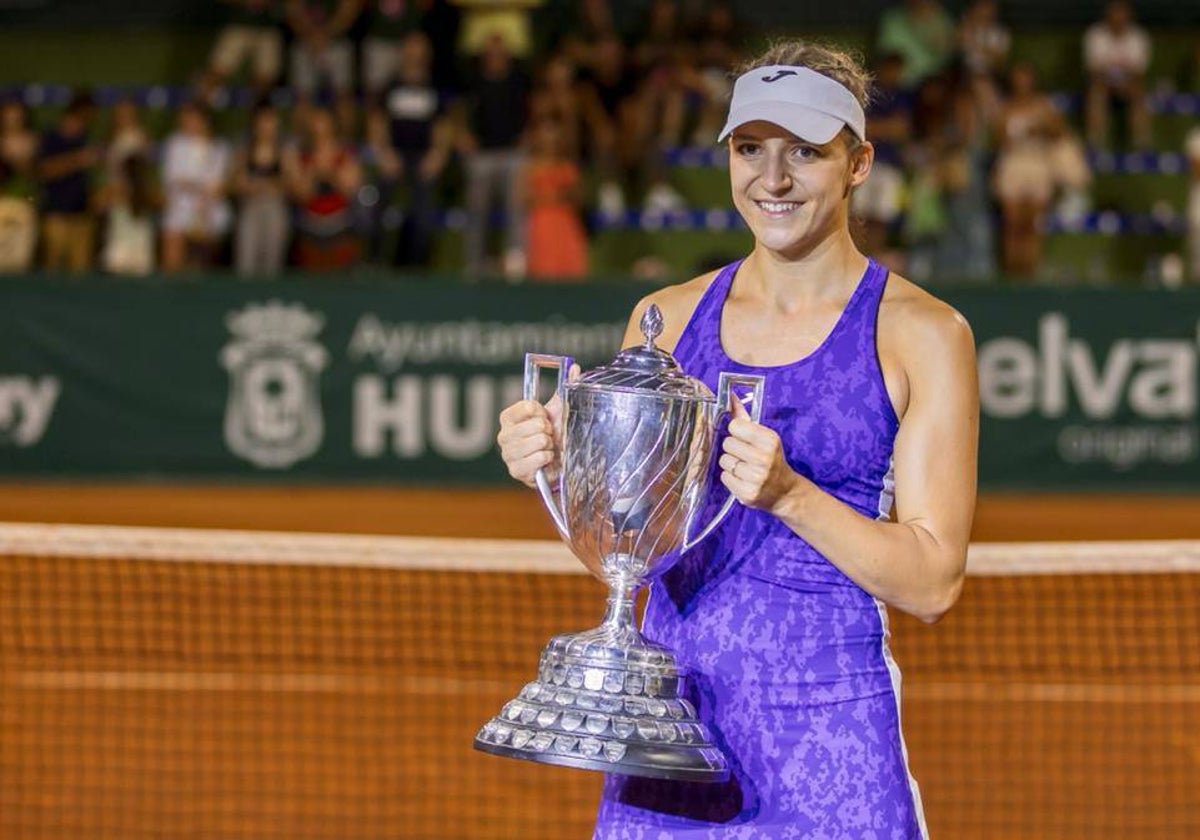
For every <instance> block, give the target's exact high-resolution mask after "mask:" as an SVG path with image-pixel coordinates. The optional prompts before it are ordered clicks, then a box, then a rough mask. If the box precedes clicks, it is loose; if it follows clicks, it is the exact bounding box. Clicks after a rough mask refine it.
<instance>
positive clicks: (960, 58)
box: [0, 0, 1200, 280]
mask: <svg viewBox="0 0 1200 840" xmlns="http://www.w3.org/2000/svg"><path fill="white" fill-rule="evenodd" d="M224 5H225V7H226V9H227V15H228V21H227V24H226V25H225V26H224V27H223V28H222V29H221V30H220V31H219V33H218V35H217V37H216V39H215V42H214V44H213V48H212V51H211V55H210V58H209V61H208V63H207V66H206V67H204V68H198V70H197V73H196V78H195V81H194V83H193V85H192V87H191V96H190V98H189V100H188V101H186V102H185V103H184V104H182V105H181V106H179V107H178V108H177V109H176V111H175V113H174V114H173V115H172V121H173V126H172V127H171V129H170V130H169V131H167V132H165V133H163V132H157V133H156V132H153V131H151V130H149V129H148V128H147V125H146V122H145V120H144V116H145V115H144V114H143V112H142V109H141V108H140V107H139V105H137V104H135V102H134V101H133V100H132V99H130V100H125V101H121V102H118V103H117V104H115V105H113V106H111V107H110V108H107V109H105V110H106V113H105V114H104V115H103V117H104V119H103V120H97V107H96V105H95V103H94V101H93V99H92V97H91V96H90V95H89V94H88V93H87V92H86V91H81V92H79V93H77V94H76V95H75V96H74V97H73V98H72V99H71V101H70V103H69V104H68V105H67V106H66V107H65V108H64V109H62V111H61V112H60V113H59V114H58V115H57V116H56V118H55V122H54V123H53V124H52V125H50V126H48V127H46V128H45V129H44V130H43V131H41V132H38V131H37V130H36V129H35V128H34V126H33V124H32V121H31V117H30V111H29V109H28V108H27V107H26V105H25V104H24V103H23V102H21V101H20V100H19V99H15V98H10V99H8V100H7V101H5V102H3V104H2V106H0V192H2V194H3V197H2V198H0V230H2V231H4V233H3V236H2V238H0V269H2V270H25V269H28V268H30V267H34V266H36V267H40V268H41V269H44V270H47V271H71V272H82V271H87V270H92V269H94V268H97V267H98V268H99V269H101V270H103V271H106V272H111V273H116V274H146V273H150V272H154V271H157V272H163V273H174V272H180V271H185V270H188V269H198V268H199V269H203V268H208V267H213V266H219V265H229V266H232V267H233V268H234V269H235V270H236V271H237V273H239V274H241V275H244V276H270V275H275V274H278V273H279V272H281V271H284V270H300V271H314V272H329V271H339V270H345V269H347V268H350V267H353V266H358V265H364V264H366V265H378V266H387V267H391V266H402V267H410V268H414V269H421V268H425V267H427V266H429V265H430V264H431V261H432V260H433V259H434V250H435V245H436V243H437V238H438V235H439V231H440V230H441V229H442V223H443V222H444V221H445V218H446V212H445V211H446V210H447V209H448V208H450V207H452V206H458V205H461V206H462V208H463V210H464V211H465V216H464V223H463V224H462V228H463V255H462V256H463V264H464V266H465V270H466V271H467V272H468V273H469V274H472V275H479V274H485V273H503V274H506V275H509V276H529V277H535V278H536V277H546V278H557V279H572V278H582V277H584V276H586V274H587V272H588V233H587V231H588V226H587V224H586V219H587V218H588V217H589V212H588V211H596V212H597V213H598V214H599V215H601V216H604V217H607V218H619V217H620V216H621V215H622V214H623V213H624V212H625V210H626V209H628V208H631V207H636V206H640V207H643V208H645V209H647V210H650V211H654V212H661V213H669V212H672V211H677V210H681V209H683V208H684V207H685V206H686V202H685V200H684V199H683V197H682V196H681V195H680V194H679V192H677V191H676V189H675V188H674V187H672V185H671V183H670V179H669V174H670V173H669V170H668V169H667V166H666V163H665V156H664V151H665V150H667V149H669V148H671V147H675V146H681V145H697V144H698V145H709V146H711V144H712V143H713V141H714V138H715V136H716V134H717V130H718V128H719V126H720V123H721V119H722V117H723V109H724V105H725V101H726V98H727V96H728V93H729V90H730V86H731V84H732V72H733V70H734V68H735V67H736V66H737V63H738V61H739V58H740V55H741V54H742V51H743V50H748V49H751V48H753V47H754V46H756V43H754V42H751V41H749V40H748V37H747V33H746V32H745V31H744V30H743V28H742V27H741V26H740V25H739V23H738V21H737V19H736V18H735V15H734V7H733V6H732V5H731V3H730V2H728V0H708V2H702V3H686V2H683V0H649V2H648V4H647V5H646V7H645V14H644V16H643V17H642V18H641V20H639V21H637V22H636V24H631V25H628V26H624V25H621V26H619V25H618V22H617V21H616V20H615V18H614V14H613V9H612V5H611V4H610V2H608V0H578V2H575V3H568V4H554V5H553V6H552V7H551V6H545V7H544V8H539V6H541V4H540V3H538V2H537V0H528V1H523V0H513V2H512V3H511V4H507V3H505V2H488V3H475V2H473V0H454V2H448V1H447V0H373V2H369V3H368V2H366V0H284V1H283V2H279V0H226V2H225V4H224ZM535 21H536V22H537V24H538V25H537V26H536V27H535V26H534V23H535ZM535 33H537V37H535ZM1012 41H1013V36H1012V35H1011V33H1010V32H1009V30H1008V29H1007V28H1006V26H1005V25H1004V24H1003V22H1002V21H1001V19H1000V14H999V5H998V3H997V2H996V0H976V2H973V3H971V4H970V5H969V7H968V8H967V9H966V11H965V12H964V13H963V14H962V16H961V17H960V18H959V19H958V20H955V19H954V18H953V17H952V16H951V15H950V14H949V13H948V12H947V10H946V9H945V7H943V6H942V5H941V3H940V2H938V0H902V2H899V3H897V4H896V5H895V6H894V7H893V8H892V9H891V10H889V11H888V12H887V13H886V14H885V15H884V16H883V17H882V19H881V20H880V22H879V27H878V31H877V33H876V37H875V40H874V44H873V48H872V54H873V64H874V67H875V75H876V91H875V94H874V96H873V99H872V101H871V104H870V106H869V108H868V136H869V137H870V138H871V139H872V141H873V143H874V145H875V149H876V160H875V167H874V170H873V172H872V175H871V177H870V179H869V180H868V181H867V183H866V184H864V185H863V187H862V188H860V189H859V190H858V191H857V192H856V194H855V195H854V196H853V201H852V210H853V214H854V217H855V226H856V229H857V233H858V236H859V238H860V241H861V244H862V246H863V248H864V249H865V250H866V251H868V252H869V253H871V254H873V255H875V256H877V257H879V258H881V259H883V260H884V261H886V262H888V264H889V265H892V266H893V267H895V268H897V269H902V270H904V271H907V272H908V273H909V274H910V275H912V276H914V277H915V278H916V279H919V280H920V279H927V278H933V277H938V276H950V277H954V278H957V279H976V280H985V279H988V278H992V277H995V276H996V275H997V273H998V271H1003V272H1004V273H1005V274H1007V275H1009V276H1013V277H1023V276H1031V275H1033V274H1034V273H1035V272H1037V270H1038V268H1039V265H1040V263H1041V243H1042V238H1043V235H1044V234H1043V231H1044V229H1045V221H1046V218H1047V214H1048V213H1049V212H1051V211H1052V210H1053V211H1057V212H1058V213H1060V214H1063V215H1068V216H1071V215H1073V216H1076V217H1078V216H1080V215H1081V214H1083V213H1085V212H1086V211H1087V210H1088V188H1089V183H1090V179H1091V174H1090V172H1089V171H1088V165H1087V155H1086V148H1085V144H1086V145H1090V146H1092V147H1094V148H1097V149H1099V148H1109V147H1111V146H1113V144H1114V142H1115V144H1116V145H1117V146H1123V147H1126V148H1134V149H1142V148H1148V147H1149V144H1150V142H1151V131H1150V127H1151V124H1150V120H1149V116H1148V114H1149V111H1148V109H1147V106H1146V70H1147V67H1148V64H1149V59H1150V55H1151V44H1150V40H1149V38H1148V36H1147V35H1146V32H1145V31H1144V30H1143V29H1141V28H1140V27H1139V26H1138V25H1137V24H1136V22H1135V21H1134V18H1133V11H1132V7H1131V6H1130V4H1129V3H1127V2H1124V0H1114V2H1111V3H1109V4H1108V6H1107V9H1106V11H1105V13H1104V16H1103V18H1102V20H1100V21H1098V22H1097V23H1096V24H1095V25H1094V26H1092V27H1090V28H1089V29H1088V30H1087V31H1086V33H1084V36H1083V39H1082V43H1081V57H1082V61H1083V67H1084V68H1085V71H1086V89H1085V90H1083V91H1081V92H1080V94H1081V101H1082V102H1083V104H1084V113H1083V119H1082V123H1081V128H1082V131H1076V130H1075V129H1074V128H1073V126H1072V123H1071V121H1070V120H1068V119H1067V117H1066V115H1064V113H1063V112H1062V111H1061V110H1060V109H1059V107H1058V106H1057V105H1056V100H1055V99H1054V98H1052V97H1051V96H1049V95H1047V94H1046V93H1045V92H1043V91H1042V90H1041V89H1040V87H1039V80H1038V78H1037V74H1036V72H1035V70H1034V69H1033V67H1032V66H1030V65H1028V64H1023V63H1014V62H1012V61H1011V60H1010V54H1011V51H1012ZM232 84H245V85H247V86H249V87H250V89H251V90H252V91H253V92H254V99H255V101H256V103H257V104H255V105H254V106H253V108H252V109H250V110H249V111H248V112H243V113H241V114H240V115H239V114H237V113H235V112H236V111H237V109H231V108H229V107H227V102H228V89H227V86H228V85H232ZM281 92H286V93H287V95H286V96H280V93H281ZM281 103H282V104H281ZM1112 113H1117V114H1120V115H1121V116H1123V117H1124V120H1122V121H1121V123H1120V125H1119V126H1117V127H1114V126H1112V125H1110V122H1111V121H1110V114H1112ZM231 121H232V122H236V123H237V126H236V128H232V127H231ZM101 123H102V124H103V132H101V131H100V128H101ZM1114 128H1116V130H1114ZM101 133H102V134H103V136H99V135H100V134H101ZM1114 138H1115V140H1114ZM1188 151H1189V153H1190V166H1191V176H1192V179H1193V183H1200V135H1195V136H1194V137H1193V139H1192V140H1190V141H1189V148H1188ZM1189 218H1190V225H1189V230H1190V231H1191V234H1190V238H1191V240H1192V256H1191V269H1192V271H1193V272H1194V273H1195V274H1196V275H1197V276H1198V277H1200V187H1194V188H1193V191H1192V199H1191V203H1190V216H1189ZM35 242H36V247H35Z"/></svg>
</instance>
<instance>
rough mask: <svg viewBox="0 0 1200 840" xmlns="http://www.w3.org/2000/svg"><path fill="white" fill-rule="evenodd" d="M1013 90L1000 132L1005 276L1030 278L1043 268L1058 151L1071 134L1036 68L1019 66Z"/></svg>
mask: <svg viewBox="0 0 1200 840" xmlns="http://www.w3.org/2000/svg"><path fill="white" fill-rule="evenodd" d="M1009 87H1010V90H1009V95H1008V98H1007V100H1006V101H1005V102H1004V104H1003V106H1002V107H1001V110H1000V116H999V121H998V124H997V130H996V136H997V142H998V145H999V152H998V154H997V157H996V166H995V169H994V172H993V190H994V192H995V194H996V197H997V199H998V200H999V201H1000V207H1001V214H1002V220H1003V240H1002V241H1003V245H1002V263H1003V268H1004V271H1005V272H1006V273H1007V274H1009V275H1011V276H1013V277H1029V276H1031V275H1033V274H1034V272H1036V271H1037V269H1038V266H1039V265H1040V263H1041V255H1042V222H1043V218H1044V216H1045V213H1046V209H1047V208H1048V207H1049V205H1050V201H1051V199H1052V198H1053V196H1054V189H1055V171H1054V163H1053V150H1054V147H1055V143H1056V141H1057V140H1058V139H1060V138H1062V137H1063V136H1064V133H1065V132H1066V130H1067V129H1066V125H1065V121H1064V119H1063V115H1062V114H1061V113H1060V112H1059V110H1058V108H1057V107H1056V106H1055V105H1054V102H1053V101H1052V100H1051V99H1050V97H1049V96H1046V95H1045V94H1044V93H1042V92H1041V91H1040V90H1038V84H1037V76H1036V74H1035V73H1034V70H1033V68H1032V67H1031V66H1029V65H1028V64H1017V65H1015V66H1014V67H1013V69H1012V71H1011V73H1010V74H1009Z"/></svg>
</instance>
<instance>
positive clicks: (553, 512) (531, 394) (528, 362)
mask: <svg viewBox="0 0 1200 840" xmlns="http://www.w3.org/2000/svg"><path fill="white" fill-rule="evenodd" d="M572 364H573V360H572V359H571V357H570V356H552V355H547V354H545V353H526V354H525V392H524V397H525V399H527V400H536V399H537V391H538V378H539V374H540V373H541V371H542V368H555V369H556V370H557V371H558V382H557V383H556V384H555V386H554V393H555V394H557V395H558V398H559V399H560V400H561V401H562V406H563V413H562V415H561V416H562V418H563V419H564V420H565V419H566V416H567V414H566V411H567V375H568V373H569V372H570V370H571V365H572ZM559 432H560V438H561V432H562V430H561V429H560V430H559ZM534 481H536V482H537V489H538V493H540V494H541V496H542V504H544V505H545V506H546V510H548V511H550V518H551V519H553V520H554V527H555V528H557V529H558V533H559V534H561V535H562V538H563V539H564V540H568V541H569V540H570V539H571V536H570V534H568V533H567V515H566V512H565V511H564V510H563V509H562V505H561V499H562V482H563V477H562V474H561V473H560V474H559V476H558V497H559V501H555V498H554V490H553V488H551V486H550V479H548V478H546V469H545V467H538V471H537V473H536V474H535V475H534Z"/></svg>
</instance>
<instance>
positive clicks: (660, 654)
mask: <svg viewBox="0 0 1200 840" xmlns="http://www.w3.org/2000/svg"><path fill="white" fill-rule="evenodd" d="M641 328H642V332H643V334H644V335H645V337H646V340H645V343H644V344H642V345H641V346H639V347H632V348H629V349H626V350H623V351H621V352H620V353H619V354H618V355H617V357H616V358H615V359H614V360H613V362H612V363H611V364H609V365H606V366H602V367H599V368H596V369H594V370H592V371H589V372H588V373H586V374H584V375H583V376H581V377H580V378H579V379H577V380H576V381H574V382H568V381H567V372H568V370H569V369H570V367H571V359H570V358H568V357H565V356H546V355H539V354H532V353H531V354H528V355H527V356H526V357H525V398H526V399H535V398H536V394H537V385H538V377H539V374H540V371H541V369H542V368H544V367H550V368H555V369H556V370H557V371H558V385H557V391H558V394H559V396H560V397H561V399H562V401H563V421H562V422H563V435H562V452H561V459H560V460H561V471H560V474H559V478H558V481H557V482H555V485H556V486H552V484H551V482H550V480H549V479H548V478H547V476H546V473H545V471H544V470H539V471H538V473H537V486H538V489H539V491H540V492H541V496H542V500H543V501H544V502H545V504H546V507H547V508H548V509H549V511H550V515H551V517H553V519H554V524H555V526H556V527H557V528H558V531H559V533H560V534H562V536H563V539H565V540H566V541H567V543H568V544H569V545H570V546H571V549H572V550H573V551H574V552H575V554H576V555H577V556H578V557H580V558H583V559H586V560H588V561H591V562H590V564H589V565H591V566H592V567H593V568H596V567H598V568H599V569H600V570H601V574H602V576H603V578H604V580H605V582H606V583H607V584H608V585H609V595H608V608H607V611H606V612H605V616H604V623H603V624H601V625H600V626H599V627H597V628H596V629H594V630H589V631H587V632H585V633H577V634H573V635H560V636H555V637H554V638H553V639H551V640H550V643H549V644H548V645H547V646H546V648H545V650H543V652H542V658H541V663H540V664H539V666H538V677H537V679H536V680H534V681H533V682H531V683H529V684H527V685H526V686H525V687H524V688H523V689H521V693H520V695H518V696H517V697H516V698H515V699H513V700H511V701H510V702H508V703H507V704H506V705H505V706H504V708H503V710H502V711H501V712H500V714H499V715H497V716H496V717H495V718H493V719H492V720H491V721H489V722H488V723H487V724H486V725H485V726H484V727H483V728H482V729H481V730H480V731H479V734H478V735H476V737H475V747H476V749H479V750H483V751H484V752H490V753H495V754H497V755H504V756H510V757H514V758H526V759H532V760H534V761H541V762H545V763H548V764H562V765H567V766H570V767H580V768H585V769H589V770H601V771H605V772H609V773H624V774H628V775H634V776H649V777H653V778H662V779H681V780H688V781H701V782H720V781H725V780H726V779H728V778H729V766H728V762H727V761H726V759H725V756H724V755H723V754H722V753H721V751H720V750H719V749H718V748H717V747H716V746H715V745H714V744H713V740H712V735H711V734H710V733H709V731H708V728H707V727H706V726H705V725H704V724H703V723H701V722H700V721H699V720H698V719H697V717H696V710H695V709H694V708H693V707H692V705H691V703H689V702H688V701H687V700H686V699H685V698H684V697H683V696H682V695H683V691H682V689H683V681H684V674H683V673H682V672H681V670H680V668H679V667H678V666H677V665H676V663H675V658H674V656H673V655H672V654H671V651H669V650H668V649H666V648H665V647H663V646H661V645H658V644H654V643H653V642H649V641H647V640H646V639H645V638H643V637H642V635H641V633H639V632H638V629H637V627H636V626H635V624H634V601H635V598H636V594H637V591H638V589H639V588H641V587H642V586H643V585H644V584H645V583H646V582H647V581H649V580H650V579H652V578H654V577H656V576H658V575H660V574H662V573H663V572H664V571H666V569H667V568H668V567H669V566H670V561H671V560H673V559H677V558H678V556H679V552H680V551H682V550H686V549H689V548H691V547H692V546H694V545H695V544H696V543H698V542H700V541H701V540H703V539H704V538H705V537H706V536H708V535H709V534H711V533H712V532H713V530H714V529H715V528H716V527H717V526H718V525H719V524H720V523H721V521H722V520H723V519H724V518H725V516H726V515H727V514H728V513H729V511H730V510H731V509H732V507H733V503H734V499H733V497H732V496H730V497H728V498H727V499H726V500H725V502H724V504H723V505H722V506H721V508H720V510H718V511H717V513H716V515H715V516H714V517H713V518H712V520H711V521H710V522H708V523H707V524H705V525H703V526H702V527H700V526H698V525H697V523H696V522H695V521H694V520H696V519H697V518H698V517H699V513H700V511H701V510H702V508H703V501H704V499H705V495H706V491H707V483H708V475H709V471H710V466H711V461H712V459H713V457H714V452H713V450H714V442H715V438H716V429H717V425H718V421H719V420H720V419H721V417H722V415H723V414H724V413H725V412H727V411H729V407H730V397H731V391H732V389H733V388H734V387H740V388H744V389H748V390H749V391H750V393H752V395H753V398H752V401H751V405H750V416H751V417H753V418H754V419H755V420H758V418H759V417H760V415H761V413H762V392H763V378H762V377H761V376H750V375H741V374H732V373H722V374H721V375H720V379H719V381H718V385H717V394H716V396H715V397H714V396H713V393H712V391H710V390H709V389H708V387H707V386H705V384H704V383H703V382H701V381H700V380H698V379H693V378H691V377H689V376H687V375H686V374H684V373H683V371H682V370H681V369H680V367H679V364H678V362H676V361H675V359H674V357H672V356H671V354H669V353H667V352H665V351H664V350H662V349H660V348H658V347H656V346H655V343H654V340H655V338H657V337H658V335H659V334H660V333H661V332H662V313H661V312H660V311H659V309H658V307H657V306H653V305H652V306H650V307H649V308H648V309H647V311H646V314H645V315H644V316H643V318H642V321H641ZM733 396H737V395H736V394H733Z"/></svg>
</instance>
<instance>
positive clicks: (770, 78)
mask: <svg viewBox="0 0 1200 840" xmlns="http://www.w3.org/2000/svg"><path fill="white" fill-rule="evenodd" d="M798 75H800V74H799V73H797V72H796V71H795V70H776V71H775V75H773V76H763V77H762V80H763V81H764V82H778V81H779V80H780V79H782V78H783V77H784V76H798Z"/></svg>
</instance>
